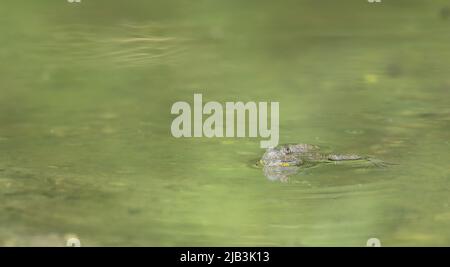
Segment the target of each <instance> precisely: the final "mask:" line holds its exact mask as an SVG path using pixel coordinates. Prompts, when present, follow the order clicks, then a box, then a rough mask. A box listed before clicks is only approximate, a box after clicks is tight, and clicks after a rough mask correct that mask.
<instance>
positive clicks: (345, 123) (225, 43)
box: [0, 0, 450, 246]
mask: <svg viewBox="0 0 450 267" xmlns="http://www.w3.org/2000/svg"><path fill="white" fill-rule="evenodd" d="M449 42H450V3H448V1H440V0H434V1H411V0H402V1H401V0H395V1H394V0H390V1H389V0H382V3H376V4H370V3H368V2H367V1H364V0H348V1H331V0H329V1H312V0H311V1H294V0H292V1H238V0H232V1H208V0H202V1H187V0H185V1H165V0H160V1H143V0H142V1H138V0H128V1H119V0H115V1H112V0H95V1H93V0H91V1H90V0H82V2H81V3H80V4H71V3H68V2H67V1H65V0H47V1H44V0H42V1H25V0H5V1H2V3H1V4H0V245H4V246H48V245H50V246H63V245H65V240H66V238H68V237H69V236H73V235H76V236H78V237H79V238H80V239H81V242H82V245H83V246H118V245H126V246H173V245H177V246H218V245H220V246H365V245H366V241H367V239H368V238H371V237H376V238H379V239H380V240H381V243H382V245H383V246H398V245H406V246H422V245H424V246H428V245H439V246H441V245H443V246H447V245H450V206H449V205H450V194H449V189H450V170H449V166H450V164H449V161H450V156H449V150H450V135H449V131H450V106H449V97H450V76H449V71H450V68H449V67H450V63H449V62H450V48H449ZM194 93H202V94H203V97H204V101H210V100H214V101H219V102H225V101H237V100H240V101H255V102H259V101H279V102H280V142H282V143H287V142H294V143H298V142H301V143H313V144H317V145H321V146H324V147H326V148H328V149H330V150H333V151H339V152H355V153H358V154H363V155H372V156H374V157H377V158H380V159H382V160H385V161H387V162H390V163H395V165H390V166H389V167H388V168H355V167H352V166H347V165H346V166H321V167H317V168H313V169H306V170H305V171H303V172H302V173H300V174H298V175H297V176H294V177H291V179H290V180H289V182H288V183H281V182H274V181H269V180H268V179H267V178H266V177H265V176H264V175H263V172H262V170H261V169H258V168H254V167H252V162H254V160H256V159H258V157H260V156H261V154H262V153H263V150H261V149H260V148H259V141H260V140H259V139H250V138H245V139H237V138H236V139H232V138H222V139H220V138H216V139H208V138H197V139H194V138H192V139H187V138H181V139H176V138H173V137H172V136H171V134H170V124H171V122H172V119H173V118H174V116H173V115H171V114H170V108H171V105H172V104H173V103H174V102H176V101H180V100H181V101H189V102H191V103H192V101H193V94H194Z"/></svg>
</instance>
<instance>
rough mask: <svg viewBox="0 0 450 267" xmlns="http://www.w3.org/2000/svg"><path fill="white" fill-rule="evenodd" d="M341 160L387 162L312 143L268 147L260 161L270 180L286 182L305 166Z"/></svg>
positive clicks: (372, 162) (374, 164) (372, 163)
mask: <svg viewBox="0 0 450 267" xmlns="http://www.w3.org/2000/svg"><path fill="white" fill-rule="evenodd" d="M340 162H358V163H363V165H364V164H365V165H369V166H370V165H373V166H378V167H384V166H385V165H386V164H385V162H383V161H381V160H378V159H375V158H373V157H370V156H362V155H358V154H353V153H348V154H345V153H324V152H322V151H321V149H320V147H319V146H317V145H312V144H302V143H298V144H281V145H278V146H276V147H272V148H268V149H267V150H266V151H265V153H264V154H263V156H262V157H261V159H260V160H259V162H258V163H257V165H258V166H262V168H263V172H264V175H265V176H266V177H267V178H268V179H269V180H279V181H282V182H286V181H287V180H288V179H289V177H290V176H292V175H295V174H297V173H299V172H300V170H302V169H304V168H309V167H313V166H317V165H320V164H338V163H340Z"/></svg>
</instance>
